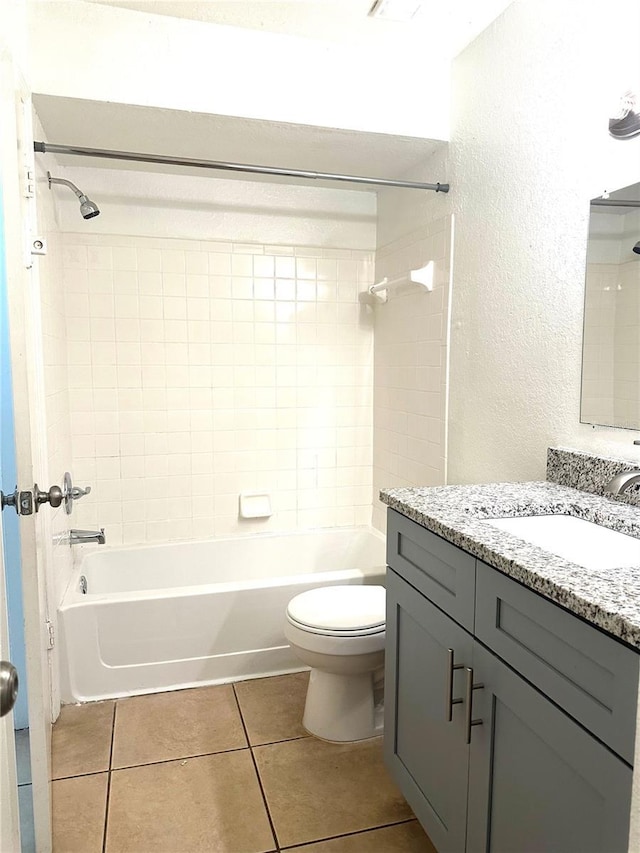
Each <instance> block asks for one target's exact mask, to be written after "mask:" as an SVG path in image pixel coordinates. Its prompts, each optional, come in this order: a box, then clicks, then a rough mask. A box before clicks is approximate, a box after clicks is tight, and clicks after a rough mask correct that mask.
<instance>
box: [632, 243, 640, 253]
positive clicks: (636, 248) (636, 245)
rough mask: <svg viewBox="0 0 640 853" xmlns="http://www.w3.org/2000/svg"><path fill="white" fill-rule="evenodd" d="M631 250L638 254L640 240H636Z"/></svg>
mask: <svg viewBox="0 0 640 853" xmlns="http://www.w3.org/2000/svg"><path fill="white" fill-rule="evenodd" d="M633 251H634V252H635V253H636V255H640V240H638V242H637V243H636V244H635V246H634V247H633Z"/></svg>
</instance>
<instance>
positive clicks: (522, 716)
mask: <svg viewBox="0 0 640 853" xmlns="http://www.w3.org/2000/svg"><path fill="white" fill-rule="evenodd" d="M473 667H474V670H475V673H476V680H477V681H479V682H481V683H482V685H483V687H482V688H481V689H479V690H476V691H474V693H473V716H474V717H475V718H479V719H481V720H482V725H478V726H476V727H474V728H473V729H472V735H471V756H470V769H469V813H468V834H467V851H468V853H484V851H491V853H513V851H514V850H517V851H518V853H540V851H542V850H544V851H545V853H603V851H606V853H626V851H627V842H628V834H629V814H630V809H631V779H632V770H631V768H630V767H629V766H628V765H627V764H625V763H624V762H623V761H622V760H621V759H620V758H618V757H617V756H616V755H614V754H613V753H612V752H610V751H609V749H607V747H605V746H603V745H602V744H601V743H600V742H599V741H597V740H596V739H595V738H594V737H593V736H592V735H590V734H589V733H588V732H586V731H585V730H584V729H583V728H581V726H579V725H578V724H577V723H576V722H575V721H574V720H572V719H571V718H570V717H568V716H567V715H566V714H565V713H564V712H562V711H560V710H559V708H557V707H556V706H555V705H553V704H552V703H551V702H550V701H549V700H548V699H547V698H546V697H545V696H544V695H543V694H541V693H539V692H538V691H537V690H535V689H534V688H533V687H531V685H530V684H528V682H526V681H524V679H522V678H521V677H520V676H519V675H517V674H516V673H515V672H514V671H513V670H512V669H510V668H509V667H508V666H506V665H505V664H504V663H503V662H502V661H501V660H500V659H499V658H497V657H496V656H495V655H493V654H491V652H489V651H487V650H486V649H485V648H484V647H482V646H480V645H479V644H478V643H476V644H475V646H474V651H473Z"/></svg>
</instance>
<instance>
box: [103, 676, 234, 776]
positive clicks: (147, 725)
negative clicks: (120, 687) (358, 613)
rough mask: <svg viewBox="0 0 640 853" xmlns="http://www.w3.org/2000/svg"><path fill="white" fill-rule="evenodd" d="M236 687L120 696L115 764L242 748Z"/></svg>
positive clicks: (225, 685) (160, 759) (138, 762)
mask: <svg viewBox="0 0 640 853" xmlns="http://www.w3.org/2000/svg"><path fill="white" fill-rule="evenodd" d="M246 746H247V739H246V737H245V734H244V729H243V728H242V721H241V719H240V714H239V712H238V706H237V704H236V700H235V697H234V695H233V687H232V686H231V685H230V684H223V685H221V686H219V687H200V688H196V689H194V690H175V691H173V692H171V693H154V694H152V695H149V696H134V697H132V698H131V699H120V700H118V706H117V709H116V723H115V732H114V739H113V760H112V765H111V766H112V767H114V768H115V767H131V766H133V765H135V764H149V763H150V762H153V761H170V760H172V759H174V758H186V757H188V756H192V755H206V754H207V753H210V752H224V751H225V750H229V749H242V748H243V747H246Z"/></svg>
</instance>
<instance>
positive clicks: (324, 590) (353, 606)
mask: <svg viewBox="0 0 640 853" xmlns="http://www.w3.org/2000/svg"><path fill="white" fill-rule="evenodd" d="M385 602H386V593H385V589H384V587H383V586H373V585H370V586H364V585H357V586H356V585H354V586H348V585H344V584H343V585H342V586H325V587H318V588H316V589H311V590H308V591H307V592H302V593H300V594H299V595H296V596H295V597H294V598H292V599H291V601H290V602H289V606H288V607H287V621H288V622H289V624H290V625H293V626H295V627H296V628H298V629H299V630H301V631H306V632H308V633H311V634H321V635H323V636H329V637H366V636H370V635H372V634H381V633H384V631H385V627H386V613H385Z"/></svg>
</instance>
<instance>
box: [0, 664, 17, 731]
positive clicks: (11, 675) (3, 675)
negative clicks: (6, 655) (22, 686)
mask: <svg viewBox="0 0 640 853" xmlns="http://www.w3.org/2000/svg"><path fill="white" fill-rule="evenodd" d="M18 686H19V684H18V671H17V669H16V668H15V666H14V665H13V664H12V663H10V662H9V661H8V660H3V661H0V717H4V715H5V714H8V713H9V711H11V710H12V709H13V706H14V705H15V704H16V699H17V698H18Z"/></svg>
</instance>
